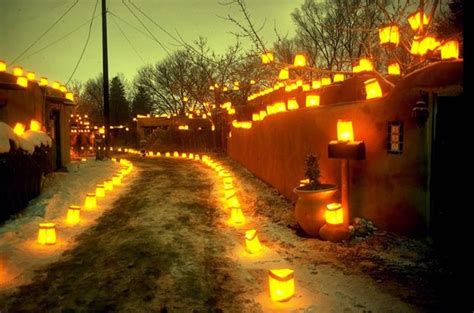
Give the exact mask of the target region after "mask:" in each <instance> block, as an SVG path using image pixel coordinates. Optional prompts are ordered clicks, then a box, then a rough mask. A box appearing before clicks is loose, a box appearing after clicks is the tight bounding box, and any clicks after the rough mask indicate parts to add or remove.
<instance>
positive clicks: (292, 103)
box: [288, 98, 299, 111]
mask: <svg viewBox="0 0 474 313" xmlns="http://www.w3.org/2000/svg"><path fill="white" fill-rule="evenodd" d="M298 108H299V106H298V101H296V99H294V98H293V99H288V110H289V111H292V110H296V109H298Z"/></svg>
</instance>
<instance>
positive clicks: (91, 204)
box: [84, 193, 97, 210]
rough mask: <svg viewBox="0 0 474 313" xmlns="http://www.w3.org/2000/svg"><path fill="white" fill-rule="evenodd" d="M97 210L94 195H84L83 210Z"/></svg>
mask: <svg viewBox="0 0 474 313" xmlns="http://www.w3.org/2000/svg"><path fill="white" fill-rule="evenodd" d="M95 208H97V201H96V198H95V193H88V194H87V195H86V200H85V202H84V209H86V210H94V209H95Z"/></svg>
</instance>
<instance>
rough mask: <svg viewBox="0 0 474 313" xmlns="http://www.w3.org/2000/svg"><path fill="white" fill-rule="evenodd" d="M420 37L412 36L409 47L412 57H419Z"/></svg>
mask: <svg viewBox="0 0 474 313" xmlns="http://www.w3.org/2000/svg"><path fill="white" fill-rule="evenodd" d="M421 39H422V37H421V36H414V37H413V41H412V43H411V47H410V53H411V54H413V55H420V42H421Z"/></svg>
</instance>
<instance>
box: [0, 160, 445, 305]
mask: <svg viewBox="0 0 474 313" xmlns="http://www.w3.org/2000/svg"><path fill="white" fill-rule="evenodd" d="M132 161H133V163H134V165H135V168H137V169H139V173H138V174H139V176H138V178H137V179H136V181H135V182H134V184H133V185H132V186H131V188H130V189H129V191H128V192H126V193H124V194H123V195H122V196H121V197H120V198H119V199H118V200H117V201H116V202H115V203H114V205H113V208H112V209H111V210H109V211H107V212H106V213H105V214H104V215H103V216H102V217H101V218H100V219H99V220H98V223H97V225H96V226H95V227H93V228H91V229H90V230H89V231H87V232H85V233H84V234H82V235H81V236H80V237H79V238H78V242H77V245H76V248H74V249H72V250H71V251H68V252H66V253H65V255H64V256H63V257H62V258H61V260H60V261H58V262H56V263H53V264H50V265H49V266H47V267H45V268H43V269H41V270H40V271H38V275H37V276H36V278H35V279H34V282H33V283H31V284H29V285H26V286H22V287H21V288H20V289H19V290H18V291H17V292H16V293H15V294H13V295H3V298H2V296H1V295H0V311H1V312H262V311H265V312H267V311H268V312H283V311H285V312H371V313H375V312H425V311H430V308H431V309H432V308H433V307H434V306H436V302H435V297H436V294H435V291H433V290H432V288H430V286H429V285H430V283H431V281H430V279H431V278H432V276H430V274H429V273H430V269H432V268H435V267H436V266H437V264H436V263H435V261H431V259H430V258H429V255H427V254H426V253H427V252H426V251H425V250H423V249H424V248H423V247H422V246H420V247H417V246H416V245H417V243H416V242H415V241H410V240H401V241H400V242H398V241H397V240H400V239H399V238H398V237H397V238H395V239H393V238H392V239H393V240H392V239H390V240H389V241H387V237H386V236H385V237H383V238H382V237H381V238H378V237H377V236H374V237H373V239H372V242H371V241H370V240H366V241H363V242H361V243H350V244H332V243H328V242H323V241H320V240H316V239H307V238H302V237H299V236H297V235H296V232H295V231H294V230H293V229H291V227H288V226H289V225H290V224H292V223H294V220H293V214H292V206H291V204H290V203H288V202H287V201H285V200H284V199H282V198H281V197H279V195H278V194H277V193H276V191H275V190H274V189H272V188H269V187H268V186H266V185H265V184H264V183H262V182H261V181H259V180H258V179H256V178H254V177H253V176H252V175H251V174H250V173H249V172H248V171H246V170H245V169H243V168H242V167H240V166H239V165H237V164H236V163H234V162H232V161H230V160H228V159H221V161H222V162H223V163H224V165H225V166H226V167H227V168H228V169H230V170H231V171H232V172H233V174H234V184H235V185H236V186H237V187H238V189H237V190H238V197H239V200H240V203H241V205H242V209H243V211H244V213H245V215H246V217H247V223H246V225H245V226H243V227H240V228H239V227H237V228H234V227H230V226H229V225H228V224H227V223H226V220H227V218H228V213H229V212H227V211H226V209H225V206H224V205H223V197H222V195H221V191H222V189H221V188H222V186H221V181H220V179H219V177H218V176H217V175H216V173H215V172H214V171H213V170H211V169H209V168H207V167H206V166H205V165H204V164H202V163H200V162H196V161H190V160H174V159H164V158H159V159H142V158H134V159H132ZM290 226H291V225H290ZM249 228H256V229H258V231H259V234H260V235H259V236H260V239H261V241H262V243H263V244H264V246H265V248H264V251H263V252H262V253H261V254H260V255H258V256H249V255H248V254H247V253H246V252H245V250H244V248H243V236H242V235H243V231H244V230H246V229H249ZM378 240H379V241H380V242H378ZM425 252H426V253H425ZM287 266H288V267H291V268H293V269H295V279H296V286H297V287H296V288H297V293H296V296H295V297H294V298H293V299H292V300H291V301H290V302H288V303H285V304H274V303H271V302H270V301H269V297H268V291H267V290H266V284H267V281H266V280H267V276H266V275H267V271H268V269H269V268H274V267H275V268H277V267H287ZM435 277H436V276H435ZM1 303H4V304H3V305H1Z"/></svg>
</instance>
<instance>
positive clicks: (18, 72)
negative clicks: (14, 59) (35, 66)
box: [13, 66, 23, 76]
mask: <svg viewBox="0 0 474 313" xmlns="http://www.w3.org/2000/svg"><path fill="white" fill-rule="evenodd" d="M13 75H15V76H22V75H23V68H22V67H21V66H15V67H13Z"/></svg>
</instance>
